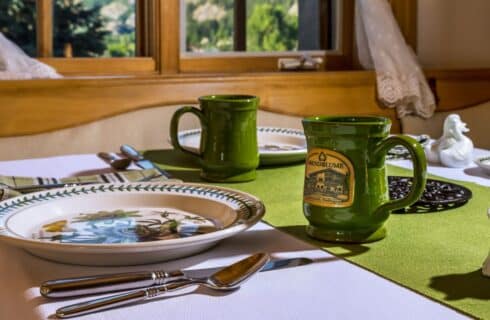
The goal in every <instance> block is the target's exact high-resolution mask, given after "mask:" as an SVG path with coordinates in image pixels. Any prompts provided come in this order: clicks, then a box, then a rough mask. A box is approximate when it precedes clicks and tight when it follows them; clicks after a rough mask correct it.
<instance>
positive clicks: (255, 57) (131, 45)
mask: <svg viewBox="0 0 490 320" xmlns="http://www.w3.org/2000/svg"><path fill="white" fill-rule="evenodd" d="M389 1H390V3H391V5H392V7H393V9H394V12H395V16H396V17H397V19H398V21H399V22H400V26H401V28H402V32H404V34H405V35H408V37H407V39H408V41H409V42H410V43H412V44H413V43H416V23H415V21H416V20H415V17H416V0H389ZM353 24H354V0H0V31H1V32H2V33H4V34H5V35H6V36H7V37H9V38H10V39H12V40H13V41H14V42H15V43H17V44H18V45H19V46H20V47H21V48H22V49H23V50H24V51H26V52H27V53H28V54H29V55H31V56H33V57H38V58H39V59H41V60H42V61H43V62H46V63H48V64H50V65H52V66H54V67H55V68H56V69H57V70H58V71H59V72H61V73H63V74H77V75H78V74H89V75H93V74H95V75H97V74H99V75H100V74H108V75H112V74H123V75H127V74H144V75H147V74H156V73H160V74H165V73H186V72H187V73H193V72H194V73H196V72H208V73H209V72H213V73H221V72H249V71H252V72H256V71H277V65H278V59H279V58H284V57H298V56H300V55H301V54H302V53H303V52H308V53H309V54H310V55H311V56H313V57H322V58H324V60H325V64H324V67H325V69H326V70H345V69H352V67H353V54H352V52H353V33H354V32H353Z"/></svg>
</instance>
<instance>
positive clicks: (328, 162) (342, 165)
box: [303, 148, 355, 208]
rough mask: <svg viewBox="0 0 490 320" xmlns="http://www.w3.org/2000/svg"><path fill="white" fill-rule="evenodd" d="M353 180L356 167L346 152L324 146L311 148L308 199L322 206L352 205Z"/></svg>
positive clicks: (308, 162) (307, 164)
mask: <svg viewBox="0 0 490 320" xmlns="http://www.w3.org/2000/svg"><path fill="white" fill-rule="evenodd" d="M354 183H355V180H354V167H353V166H352V163H351V162H350V160H349V159H347V158H346V157H345V156H344V155H342V154H340V153H338V152H335V151H332V150H328V149H322V148H314V149H312V150H310V151H309V152H308V156H307V157H306V170H305V189H304V193H303V196H304V198H303V199H304V201H305V202H307V203H310V204H313V205H316V206H322V207H334V208H343V207H349V206H351V205H352V202H353V201H354Z"/></svg>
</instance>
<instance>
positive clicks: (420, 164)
mask: <svg viewBox="0 0 490 320" xmlns="http://www.w3.org/2000/svg"><path fill="white" fill-rule="evenodd" d="M303 127H304V131H305V135H306V141H307V145H308V155H307V157H306V168H305V184H304V196H303V211H304V214H305V216H306V218H307V219H308V221H309V223H310V225H309V226H308V227H307V232H308V234H309V235H310V236H312V237H314V238H317V239H321V240H327V241H338V242H369V241H376V240H379V239H382V238H383V237H385V235H386V229H385V227H384V226H383V224H384V222H385V221H386V220H387V219H388V216H389V214H390V212H391V211H392V210H395V209H400V208H403V207H406V206H409V205H410V204H412V203H414V202H415V201H417V199H418V198H419V197H420V196H421V194H422V192H423V190H424V186H425V177H426V160H425V155H424V151H423V149H422V147H421V146H420V144H418V143H417V142H416V141H415V140H414V139H412V138H410V137H407V136H391V137H388V135H389V132H390V128H391V121H390V120H389V119H387V118H383V117H374V116H373V117H371V116H360V117H359V116H332V117H328V116H323V117H310V118H306V119H304V120H303ZM396 145H402V146H404V147H406V148H407V149H408V150H409V151H410V154H411V156H412V159H413V163H414V184H413V186H412V190H411V192H410V193H409V194H408V195H407V197H406V198H403V199H400V200H395V201H389V196H388V185H387V177H386V169H385V155H386V152H387V151H388V150H390V149H391V148H392V147H394V146H396Z"/></svg>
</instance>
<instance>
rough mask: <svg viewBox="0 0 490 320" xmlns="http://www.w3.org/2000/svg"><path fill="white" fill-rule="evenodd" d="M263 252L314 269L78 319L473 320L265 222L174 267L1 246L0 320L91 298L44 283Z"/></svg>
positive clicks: (54, 169) (77, 170) (62, 163)
mask: <svg viewBox="0 0 490 320" xmlns="http://www.w3.org/2000/svg"><path fill="white" fill-rule="evenodd" d="M105 166H106V165H105V164H104V163H103V162H101V161H100V160H98V159H97V158H96V157H95V156H93V155H79V156H66V157H56V158H49V159H33V160H23V161H5V162H0V174H8V175H27V176H30V175H33V176H35V175H47V176H55V177H63V176H68V175H73V174H86V172H87V171H93V170H104V168H105ZM266 205H267V204H266ZM298 214H302V213H301V212H299V213H298ZM258 251H267V252H270V253H271V254H273V256H274V257H275V258H283V257H284V258H286V257H309V258H311V259H314V260H315V263H313V264H310V265H306V266H301V267H297V268H291V269H283V270H275V271H269V272H263V273H260V274H258V275H256V276H254V277H253V278H252V279H250V280H249V281H248V282H247V283H245V284H244V285H243V286H242V288H240V289H239V290H237V291H234V292H231V293H227V294H223V293H217V292H213V291H210V290H208V289H201V288H199V289H197V290H194V289H195V288H190V289H187V290H186V291H183V292H182V293H176V294H174V295H172V296H171V297H167V298H160V299H158V300H154V301H151V302H147V303H140V304H135V305H130V306H126V307H121V308H118V309H113V310H110V311H105V312H100V313H94V314H90V315H86V316H83V317H80V318H79V319H123V320H124V319H145V320H152V319H155V320H156V319H158V320H160V319H213V320H217V319H235V320H238V319H247V320H248V319H302V320H303V319H320V318H322V319H360V318H362V319H464V318H466V317H465V316H463V315H461V314H459V313H457V312H456V311H454V310H452V309H449V308H447V307H445V306H442V305H440V304H438V303H436V302H433V301H431V300H429V299H427V298H425V297H423V296H421V295H418V294H416V293H414V292H412V291H410V290H408V289H405V288H403V287H401V286H398V285H396V284H394V283H392V282H390V281H387V280H385V279H383V278H381V277H379V276H376V275H374V274H373V273H371V272H369V271H366V270H364V269H362V268H359V267H357V266H355V265H353V264H351V263H349V262H347V261H345V260H341V259H339V258H337V257H335V256H333V255H331V254H329V253H327V252H324V251H322V250H318V249H316V248H315V247H313V246H311V245H310V244H307V243H305V242H303V241H300V240H297V239H295V238H293V237H291V236H289V235H287V234H285V233H282V232H279V231H278V230H275V229H273V228H271V227H270V226H268V225H266V224H265V223H259V224H258V225H256V226H255V227H254V228H252V229H251V230H249V231H247V232H245V233H243V234H240V235H238V236H236V237H234V238H231V239H229V240H227V241H223V242H221V243H220V244H219V245H218V246H217V247H215V248H213V249H211V250H209V251H207V252H205V253H202V254H198V255H195V256H192V257H188V258H184V259H179V260H175V261H171V262H167V263H161V264H156V265H146V266H134V267H120V268H100V267H85V266H73V265H64V264H59V263H55V262H50V261H46V260H42V259H39V258H37V257H34V256H32V255H30V254H27V253H25V252H23V251H21V250H19V249H16V248H12V247H9V246H6V245H4V244H0V283H1V284H2V286H1V287H0V301H1V308H0V319H47V318H50V317H51V318H52V316H53V313H54V311H55V310H56V308H58V307H60V306H64V305H67V304H71V303H75V302H78V301H82V300H85V299H87V298H81V299H67V300H48V299H45V298H42V297H41V296H40V295H39V284H40V283H41V282H43V281H45V280H49V279H53V278H60V277H73V276H82V275H91V274H100V273H110V272H115V271H117V272H125V271H136V270H150V269H167V270H168V269H175V268H206V267H212V266H219V265H225V264H229V263H232V262H234V261H236V260H238V259H240V258H242V257H245V256H246V255H248V254H251V253H254V252H258Z"/></svg>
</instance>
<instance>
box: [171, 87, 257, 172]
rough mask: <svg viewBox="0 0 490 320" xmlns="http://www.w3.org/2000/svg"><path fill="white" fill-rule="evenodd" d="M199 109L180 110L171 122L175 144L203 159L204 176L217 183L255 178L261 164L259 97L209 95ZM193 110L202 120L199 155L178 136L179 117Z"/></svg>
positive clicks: (178, 147) (177, 147) (203, 99)
mask: <svg viewBox="0 0 490 320" xmlns="http://www.w3.org/2000/svg"><path fill="white" fill-rule="evenodd" d="M199 103H200V109H198V108H195V107H191V106H185V107H182V108H180V109H178V110H177V111H176V112H175V113H174V115H173V116H172V120H171V122H170V138H171V140H172V145H173V146H174V147H175V148H176V149H178V150H181V151H182V152H185V153H189V154H192V155H194V156H198V157H199V158H200V159H201V165H202V170H201V177H202V178H203V179H205V180H209V181H216V182H241V181H250V180H254V179H255V169H256V168H257V167H258V165H259V150H258V147H257V108H258V105H259V98H258V97H255V96H248V95H210V96H204V97H200V98H199ZM186 112H190V113H193V114H194V115H196V116H197V117H198V118H199V121H200V122H201V127H202V132H201V144H200V151H199V154H198V155H196V154H195V153H193V152H190V151H188V150H186V149H184V148H182V146H181V145H180V143H179V139H178V123H179V119H180V117H181V116H182V115H183V114H184V113H186Z"/></svg>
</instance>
